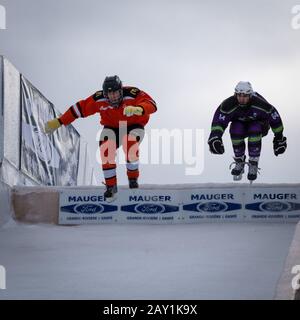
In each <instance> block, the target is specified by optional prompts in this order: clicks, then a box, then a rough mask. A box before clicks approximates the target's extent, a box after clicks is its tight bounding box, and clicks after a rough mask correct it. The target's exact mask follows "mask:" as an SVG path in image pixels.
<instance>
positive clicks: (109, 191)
mask: <svg viewBox="0 0 300 320" xmlns="http://www.w3.org/2000/svg"><path fill="white" fill-rule="evenodd" d="M117 193H118V187H117V185H114V186H108V185H106V191H105V192H104V198H105V200H106V201H107V202H112V201H114V200H116V198H117Z"/></svg>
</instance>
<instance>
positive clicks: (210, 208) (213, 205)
mask: <svg viewBox="0 0 300 320" xmlns="http://www.w3.org/2000/svg"><path fill="white" fill-rule="evenodd" d="M226 209H227V205H226V204H225V203H222V202H204V203H199V204H198V206H197V210H198V211H199V212H201V211H204V212H220V211H225V210H226Z"/></svg>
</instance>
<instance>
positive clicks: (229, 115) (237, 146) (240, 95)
mask: <svg viewBox="0 0 300 320" xmlns="http://www.w3.org/2000/svg"><path fill="white" fill-rule="evenodd" d="M229 123H231V124H230V138H231V142H232V146H233V151H234V162H233V165H234V167H233V169H232V170H231V174H232V175H233V178H234V180H241V179H242V175H243V173H244V167H245V164H248V167H249V171H248V180H249V181H250V182H253V181H254V180H255V179H256V178H257V173H258V170H259V168H258V162H259V157H260V153H261V142H262V137H264V136H266V135H267V134H268V131H269V129H270V127H271V129H272V131H273V133H274V138H273V149H274V154H275V156H278V155H279V154H282V153H284V152H285V150H286V148H287V139H286V137H284V136H283V123H282V120H281V117H280V115H279V113H278V111H277V110H276V108H275V107H274V106H272V105H271V104H270V103H269V102H268V101H267V100H266V99H265V98H264V97H263V96H261V95H260V94H259V93H257V92H254V91H253V89H252V86H251V83H250V82H247V81H240V82H239V83H238V84H237V86H236V87H235V92H234V95H233V96H231V97H229V98H227V99H226V100H224V101H223V102H222V103H221V105H220V106H219V107H218V108H217V110H216V112H215V114H214V117H213V121H212V126H211V133H210V136H209V139H208V145H209V149H210V151H211V152H212V153H213V154H223V153H224V151H225V150H224V146H223V142H222V136H223V133H224V131H225V129H226V128H227V126H228V124H229ZM246 138H248V154H249V161H248V162H246V155H245V151H246V144H245V139H246Z"/></svg>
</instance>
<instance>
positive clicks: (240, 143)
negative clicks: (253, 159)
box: [230, 121, 246, 158]
mask: <svg viewBox="0 0 300 320" xmlns="http://www.w3.org/2000/svg"><path fill="white" fill-rule="evenodd" d="M245 134H246V128H245V124H244V123H242V122H241V121H233V122H232V123H231V125H230V138H231V142H232V147H233V152H234V156H235V157H236V158H240V157H243V156H244V155H245V150H246V144H245Z"/></svg>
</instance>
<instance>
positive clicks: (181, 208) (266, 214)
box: [12, 183, 300, 225]
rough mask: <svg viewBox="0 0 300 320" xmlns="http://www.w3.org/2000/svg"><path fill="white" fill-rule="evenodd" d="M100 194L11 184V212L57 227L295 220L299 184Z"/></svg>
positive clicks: (84, 188)
mask: <svg viewBox="0 0 300 320" xmlns="http://www.w3.org/2000/svg"><path fill="white" fill-rule="evenodd" d="M103 192H104V186H99V187H95V186H82V187H81V186H80V187H78V186H77V187H48V186H34V187H25V186H15V187H14V188H13V189H12V204H13V210H14V216H15V219H17V220H18V221H22V222H28V223H51V224H61V225H76V224H99V223H151V224H164V223H201V222H227V221H229V222H234V221H237V222H247V221H251V222H254V221H258V222H274V221H276V222H281V223H282V222H298V221H300V184H253V185H249V184H241V183H226V184H223V183H206V184H181V185H179V184H178V185H142V186H141V187H140V188H139V189H133V190H129V189H128V187H127V186H120V187H119V192H118V198H117V199H116V200H115V201H114V202H111V203H108V202H106V201H105V199H104V197H103Z"/></svg>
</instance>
